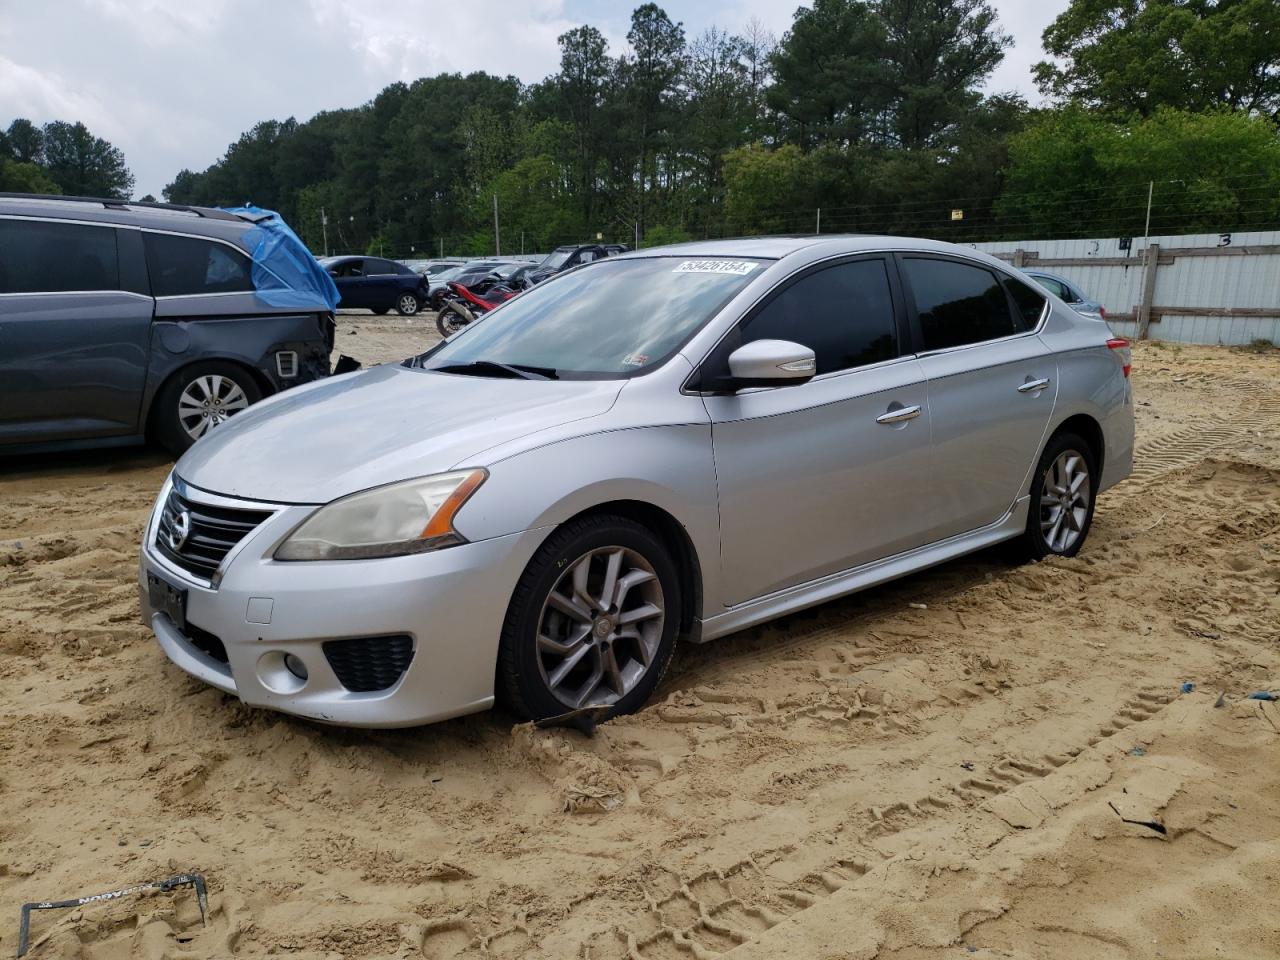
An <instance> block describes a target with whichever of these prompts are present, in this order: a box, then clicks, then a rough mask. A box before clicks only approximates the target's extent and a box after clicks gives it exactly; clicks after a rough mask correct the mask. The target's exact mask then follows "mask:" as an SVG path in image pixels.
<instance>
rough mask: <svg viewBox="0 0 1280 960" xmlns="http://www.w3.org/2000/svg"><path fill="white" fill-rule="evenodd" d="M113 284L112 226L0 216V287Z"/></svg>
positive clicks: (37, 289) (22, 289)
mask: <svg viewBox="0 0 1280 960" xmlns="http://www.w3.org/2000/svg"><path fill="white" fill-rule="evenodd" d="M119 288H120V268H119V264H118V262H117V258H116V231H115V229H114V228H113V227H90V226H84V225H81V224H77V223H57V222H55V221H50V222H47V223H44V222H40V221H36V220H0V293H62V292H71V291H75V290H118V289H119Z"/></svg>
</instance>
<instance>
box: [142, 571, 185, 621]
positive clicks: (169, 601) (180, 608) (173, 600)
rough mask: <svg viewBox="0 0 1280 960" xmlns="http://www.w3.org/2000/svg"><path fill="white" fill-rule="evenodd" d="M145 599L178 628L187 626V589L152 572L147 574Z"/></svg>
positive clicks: (154, 609)
mask: <svg viewBox="0 0 1280 960" xmlns="http://www.w3.org/2000/svg"><path fill="white" fill-rule="evenodd" d="M147 600H148V601H149V602H150V604H151V609H152V610H153V611H155V612H156V613H163V614H164V615H165V616H166V617H168V618H169V619H170V620H172V621H173V625H174V626H175V627H177V628H178V629H179V630H185V629H186V628H187V591H186V590H185V589H184V588H183V587H177V586H174V585H173V584H172V583H170V582H169V581H168V580H165V579H164V578H163V577H158V576H156V575H155V574H154V573H150V572H149V573H148V574H147Z"/></svg>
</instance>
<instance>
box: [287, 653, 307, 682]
mask: <svg viewBox="0 0 1280 960" xmlns="http://www.w3.org/2000/svg"><path fill="white" fill-rule="evenodd" d="M284 668H285V669H286V670H288V671H289V672H290V673H292V674H293V675H294V676H295V677H297V678H298V679H299V680H304V681H305V680H306V679H307V665H306V664H305V663H303V662H302V658H301V657H295V656H294V655H293V654H292V653H286V654H285V655H284Z"/></svg>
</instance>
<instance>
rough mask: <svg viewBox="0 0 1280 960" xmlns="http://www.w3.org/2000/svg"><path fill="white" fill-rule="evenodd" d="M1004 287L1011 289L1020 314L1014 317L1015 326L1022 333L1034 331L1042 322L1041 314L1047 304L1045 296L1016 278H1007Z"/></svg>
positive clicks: (1011, 294)
mask: <svg viewBox="0 0 1280 960" xmlns="http://www.w3.org/2000/svg"><path fill="white" fill-rule="evenodd" d="M1004 285H1005V286H1006V287H1008V288H1009V295H1010V296H1011V297H1013V303H1014V306H1016V307H1017V308H1018V312H1017V313H1015V314H1014V316H1013V319H1014V322H1015V325H1016V326H1017V327H1018V329H1019V330H1022V331H1026V330H1034V329H1035V328H1036V324H1038V323H1039V322H1040V314H1042V313H1043V312H1044V305H1045V303H1047V301H1046V300H1045V298H1044V294H1042V293H1040V292H1039V291H1036V290H1032V289H1031V287H1029V286H1027V284H1025V283H1023V282H1022V281H1021V280H1018V279H1016V278H1014V277H1005V278H1004Z"/></svg>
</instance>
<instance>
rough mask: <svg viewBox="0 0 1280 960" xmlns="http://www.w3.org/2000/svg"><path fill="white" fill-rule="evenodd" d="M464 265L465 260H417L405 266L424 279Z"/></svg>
mask: <svg viewBox="0 0 1280 960" xmlns="http://www.w3.org/2000/svg"><path fill="white" fill-rule="evenodd" d="M464 263H466V261H465V260H418V261H415V262H413V263H410V264H407V266H409V267H410V268H411V269H412V270H413V271H414V272H415V273H420V274H422V275H423V276H424V277H429V278H431V277H436V276H439V275H440V274H441V273H444V272H445V271H446V270H456V269H457V268H458V267H460V266H462V265H463V264H464Z"/></svg>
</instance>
